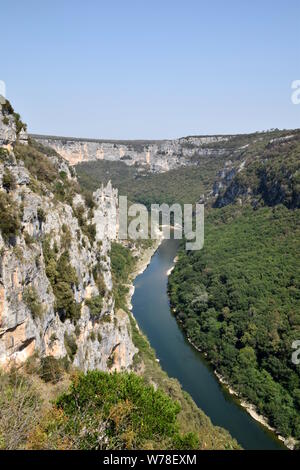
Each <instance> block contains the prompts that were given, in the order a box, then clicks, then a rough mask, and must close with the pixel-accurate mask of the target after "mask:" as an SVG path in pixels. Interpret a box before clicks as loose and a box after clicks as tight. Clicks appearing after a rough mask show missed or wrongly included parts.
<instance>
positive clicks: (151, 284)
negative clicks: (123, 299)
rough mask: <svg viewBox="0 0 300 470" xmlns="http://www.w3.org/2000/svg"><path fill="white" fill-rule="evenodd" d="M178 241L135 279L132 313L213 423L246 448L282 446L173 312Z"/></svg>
mask: <svg viewBox="0 0 300 470" xmlns="http://www.w3.org/2000/svg"><path fill="white" fill-rule="evenodd" d="M178 246H179V241H178V240H164V241H163V242H162V244H161V245H160V247H159V248H158V250H157V251H156V253H155V254H154V256H153V257H152V260H151V263H150V264H149V266H148V267H147V269H146V270H145V271H144V272H143V273H142V274H140V275H139V276H138V277H137V278H136V279H135V282H134V286H135V292H134V295H133V297H132V307H133V308H132V313H133V315H134V317H135V318H136V320H137V322H138V324H139V326H140V328H141V329H142V331H143V332H144V333H145V334H146V335H147V337H148V339H149V341H150V343H151V346H152V347H153V348H154V349H155V351H156V355H157V357H158V359H159V360H160V364H161V366H162V368H163V369H164V370H165V371H166V372H167V373H168V375H169V376H170V377H175V378H177V379H178V380H179V382H180V383H181V385H182V387H183V389H184V390H186V391H187V392H189V394H190V395H191V396H192V397H193V399H194V401H195V402H196V403H197V405H198V406H199V408H201V409H202V410H203V411H204V412H205V413H206V415H207V416H209V417H210V419H211V421H212V423H213V424H215V425H218V426H222V427H223V428H225V429H227V430H228V431H229V432H230V434H231V435H232V436H233V437H235V438H236V440H237V441H238V442H239V444H240V445H241V446H242V447H243V448H244V449H249V450H250V449H266V450H271V449H272V450H274V449H282V448H284V446H283V444H282V443H281V442H280V441H279V440H278V439H277V438H276V436H275V435H274V434H273V433H272V432H270V431H268V430H267V429H266V428H265V427H263V426H262V425H261V424H260V423H258V422H257V421H255V420H254V419H253V418H252V417H251V416H250V415H249V414H248V413H247V412H246V411H245V409H244V408H242V407H241V406H240V405H239V404H238V402H237V400H235V399H234V398H233V397H232V396H231V395H230V394H229V392H227V391H226V390H225V388H224V387H223V386H221V385H220V383H219V382H218V380H217V378H216V376H215V374H214V373H213V370H212V368H211V367H210V365H209V364H208V362H207V361H206V360H205V358H204V356H203V355H202V354H201V353H199V352H198V351H197V350H196V349H195V348H193V347H192V346H191V345H190V343H189V342H188V341H187V339H186V338H185V336H184V334H183V332H182V331H181V329H180V328H179V326H178V324H177V322H176V320H175V317H174V316H173V315H172V313H171V310H170V306H169V298H168V295H167V282H168V276H167V272H168V270H169V269H170V268H171V267H172V266H173V265H174V261H173V260H174V258H175V256H176V252H177V250H178Z"/></svg>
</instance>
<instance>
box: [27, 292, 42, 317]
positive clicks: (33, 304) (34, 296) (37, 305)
mask: <svg viewBox="0 0 300 470" xmlns="http://www.w3.org/2000/svg"><path fill="white" fill-rule="evenodd" d="M23 301H24V303H25V304H26V306H27V307H28V308H29V310H30V312H31V315H32V318H33V319H34V320H36V319H37V318H41V317H42V315H43V305H42V303H41V302H40V299H39V296H38V293H37V291H36V289H35V288H34V287H32V286H28V287H25V289H24V291H23Z"/></svg>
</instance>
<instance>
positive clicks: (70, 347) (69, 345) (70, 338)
mask: <svg viewBox="0 0 300 470" xmlns="http://www.w3.org/2000/svg"><path fill="white" fill-rule="evenodd" d="M64 344H65V348H66V351H67V354H68V356H69V358H70V360H71V361H72V362H73V360H74V356H75V354H76V352H77V349H78V348H77V344H76V338H75V336H74V335H73V334H68V333H67V332H65V335H64Z"/></svg>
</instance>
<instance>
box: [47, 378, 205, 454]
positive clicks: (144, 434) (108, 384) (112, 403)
mask: <svg viewBox="0 0 300 470" xmlns="http://www.w3.org/2000/svg"><path fill="white" fill-rule="evenodd" d="M56 406H57V409H58V410H61V411H62V412H63V414H64V416H65V420H63V423H61V422H57V425H58V427H60V428H62V432H63V434H66V435H68V436H69V438H70V441H71V442H73V443H75V446H74V448H77V449H141V448H150V449H151V448H165V449H172V448H195V447H194V446H196V447H197V446H198V439H197V436H195V435H194V434H192V433H190V434H188V435H184V436H182V435H180V434H179V426H178V423H177V415H178V412H179V410H180V406H179V404H178V403H176V402H174V401H172V400H171V399H170V398H169V397H168V396H167V395H166V394H165V393H163V392H162V391H161V390H156V391H155V390H154V388H153V387H152V386H147V385H145V383H144V381H143V379H142V378H140V377H138V376H136V375H134V374H128V373H122V374H117V373H114V374H107V373H103V372H88V373H87V374H86V375H83V374H80V375H79V376H78V377H77V378H76V380H74V381H73V383H72V385H71V387H70V390H69V391H68V392H67V393H65V394H63V395H62V396H61V397H60V398H59V399H58V400H57V404H56ZM61 421H62V420H61ZM49 431H50V430H49V429H46V433H47V432H49Z"/></svg>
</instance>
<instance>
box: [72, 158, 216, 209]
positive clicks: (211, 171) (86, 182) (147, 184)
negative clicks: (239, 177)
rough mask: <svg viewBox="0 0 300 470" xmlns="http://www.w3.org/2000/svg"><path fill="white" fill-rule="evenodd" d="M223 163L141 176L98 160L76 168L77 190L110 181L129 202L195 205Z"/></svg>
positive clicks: (202, 162)
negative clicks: (79, 186)
mask: <svg viewBox="0 0 300 470" xmlns="http://www.w3.org/2000/svg"><path fill="white" fill-rule="evenodd" d="M224 162H225V159H224V158H223V157H222V158H220V157H218V158H217V157H202V158H201V159H199V161H198V162H195V166H192V167H182V168H178V169H176V170H171V171H168V172H166V173H156V174H153V173H145V172H144V171H142V172H141V171H140V170H138V169H137V168H136V167H133V166H132V167H130V166H127V165H126V164H125V163H124V162H109V161H105V160H99V161H95V162H88V163H81V164H79V165H77V166H76V172H77V175H78V179H79V182H80V184H81V186H82V187H83V188H84V189H86V190H92V191H95V190H96V189H97V188H98V187H99V185H100V184H101V183H102V182H103V183H107V182H108V181H109V180H111V182H112V184H113V186H115V187H117V188H118V190H119V194H121V195H122V196H127V197H128V198H129V200H130V201H132V202H139V203H142V204H145V205H146V206H148V207H149V206H150V205H151V204H155V203H156V204H162V203H166V204H173V203H180V204H185V203H186V204H187V203H190V204H192V203H194V202H197V201H199V199H200V198H201V196H202V195H203V194H204V193H205V192H206V191H207V189H208V188H209V189H211V186H212V184H213V181H214V178H215V176H216V173H217V171H218V169H220V168H221V167H222V164H224Z"/></svg>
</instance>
